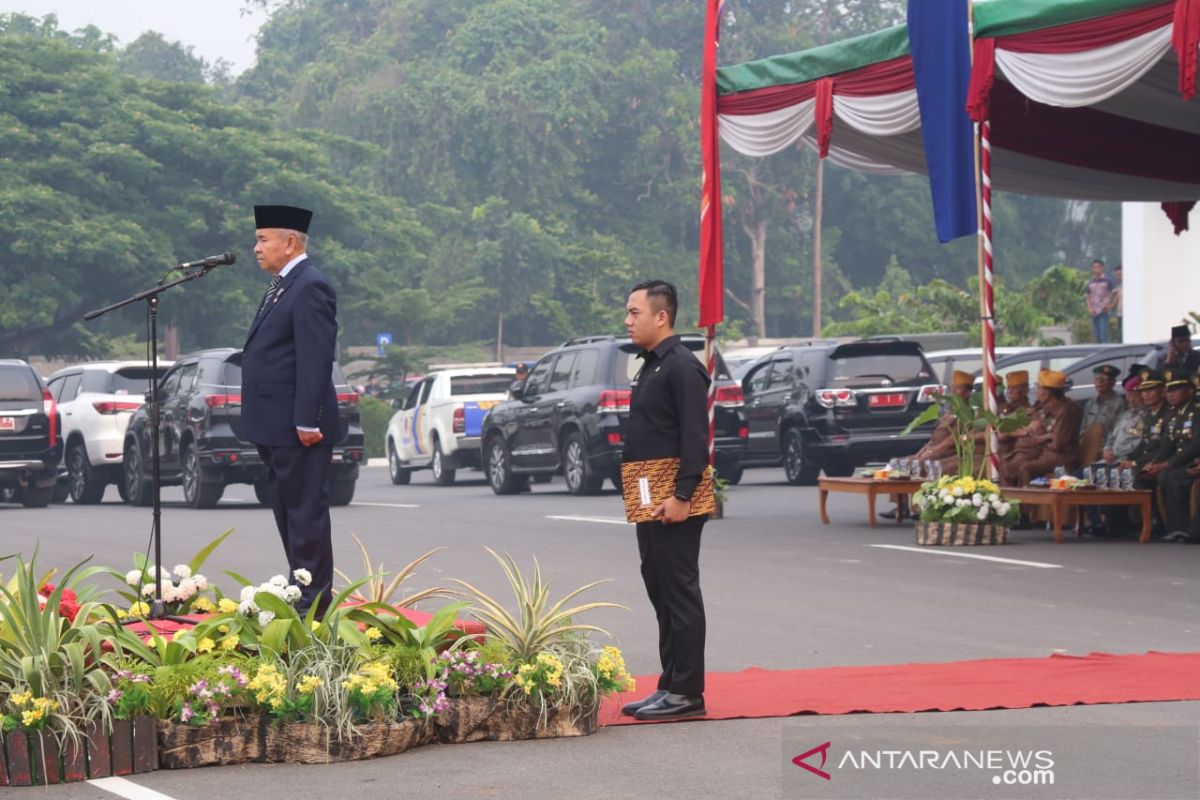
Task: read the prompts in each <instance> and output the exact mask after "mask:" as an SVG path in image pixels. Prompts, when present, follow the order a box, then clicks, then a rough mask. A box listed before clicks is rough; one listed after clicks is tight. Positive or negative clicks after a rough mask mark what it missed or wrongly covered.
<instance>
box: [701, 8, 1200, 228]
mask: <svg viewBox="0 0 1200 800" xmlns="http://www.w3.org/2000/svg"><path fill="white" fill-rule="evenodd" d="M1198 46H1200V0H1168V1H1164V2H1159V3H1152V4H1150V5H1146V6H1141V7H1136V8H1133V9H1131V10H1126V11H1120V12H1117V13H1110V14H1107V15H1104V16H1100V17H1096V18H1092V19H1085V20H1082V21H1077V22H1070V23H1067V24H1061V25H1057V26H1054V27H1048V28H1042V29H1040V30H1032V31H1022V32H1017V33H1011V34H1005V35H999V36H994V37H991V36H986V35H982V36H980V37H979V38H977V39H976V42H975V65H974V69H973V71H972V79H971V93H970V100H969V110H970V111H971V113H972V116H973V117H974V118H975V119H976V120H978V121H982V120H985V119H986V120H990V121H991V122H992V123H993V125H992V148H993V186H994V188H996V189H1001V190H1006V191H1014V192H1020V193H1023V194H1040V195H1052V196H1059V197H1071V198H1077V199H1092V200H1144V201H1160V202H1161V201H1184V202H1186V201H1189V200H1194V199H1196V198H1200V158H1191V157H1187V158H1183V157H1180V156H1179V154H1185V153H1196V152H1200V109H1198V108H1197V106H1196V104H1195V103H1194V102H1187V101H1188V100H1191V99H1192V98H1193V97H1194V96H1195V93H1196V68H1197V48H1198ZM717 108H718V114H719V120H720V134H721V138H723V139H724V140H725V141H726V142H727V143H728V144H730V145H731V146H732V147H734V148H735V149H736V150H738V151H739V152H742V153H746V154H748V155H755V156H765V155H770V154H772V153H777V152H780V151H782V150H784V149H785V148H787V147H789V146H791V145H793V144H795V143H797V142H802V143H803V144H805V145H807V146H809V147H811V148H813V149H814V150H817V151H819V152H820V153H821V154H822V155H828V157H829V158H830V159H832V160H833V161H834V162H835V163H838V164H841V165H844V166H847V167H851V168H854V169H858V170H861V171H865V172H874V173H882V174H897V173H923V172H924V171H925V157H924V151H923V147H922V143H921V135H920V119H919V114H918V110H917V102H916V93H915V90H914V88H913V77H912V65H911V59H910V58H909V57H908V56H901V57H897V58H891V59H889V60H886V61H880V62H878V63H874V64H869V65H866V66H862V67H859V68H856V69H851V70H848V71H844V72H841V73H839V74H834V75H829V76H826V77H821V78H818V79H816V80H812V81H808V82H806V83H795V84H785V85H779V86H769V87H766V88H760V89H753V90H749V91H739V92H734V93H729V94H725V95H722V96H721V97H720V98H719V100H718V104H717ZM1176 208H1178V206H1177V207H1176Z"/></svg>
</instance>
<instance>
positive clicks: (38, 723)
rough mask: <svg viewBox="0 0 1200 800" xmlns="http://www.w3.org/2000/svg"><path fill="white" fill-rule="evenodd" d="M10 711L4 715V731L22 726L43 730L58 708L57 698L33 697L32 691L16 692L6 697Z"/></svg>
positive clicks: (32, 729)
mask: <svg viewBox="0 0 1200 800" xmlns="http://www.w3.org/2000/svg"><path fill="white" fill-rule="evenodd" d="M8 704H9V707H10V708H11V712H10V713H8V714H5V715H4V718H3V722H2V723H0V725H2V726H3V728H4V730H5V731H12V730H16V729H17V728H24V729H25V730H29V731H40V730H45V728H46V725H47V724H48V723H49V722H50V719H51V717H52V716H53V714H54V712H56V711H58V710H59V704H58V701H57V700H51V699H50V698H48V697H35V696H34V695H33V693H32V692H17V693H15V694H12V695H10V696H9V698H8Z"/></svg>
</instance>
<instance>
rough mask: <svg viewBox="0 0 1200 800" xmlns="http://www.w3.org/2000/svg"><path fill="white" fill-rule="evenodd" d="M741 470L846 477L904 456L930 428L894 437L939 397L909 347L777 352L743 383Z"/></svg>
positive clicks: (875, 343)
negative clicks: (745, 431) (775, 468)
mask: <svg viewBox="0 0 1200 800" xmlns="http://www.w3.org/2000/svg"><path fill="white" fill-rule="evenodd" d="M742 389H743V390H744V392H745V397H746V420H747V423H748V425H749V426H750V437H749V441H748V443H747V447H746V455H745V458H744V459H743V461H744V463H745V464H747V465H767V466H772V465H778V464H781V463H782V464H783V468H784V472H785V474H786V475H787V479H788V482H789V483H792V484H797V485H800V484H811V483H813V482H815V481H816V479H817V476H818V475H819V473H820V472H821V470H822V469H824V470H825V474H827V475H849V474H851V473H852V472H853V471H854V468H855V467H856V466H859V465H861V464H865V463H867V462H869V461H887V460H888V459H890V458H894V457H900V456H906V455H911V454H912V453H913V452H915V451H916V450H918V449H920V447H921V445H922V444H924V442H925V441H926V440H927V439H928V438H929V434H930V431H931V430H932V429H931V428H924V429H922V430H921V431H919V432H915V433H912V434H909V435H907V436H905V435H902V434H901V431H903V430H904V428H905V427H906V426H907V425H908V423H909V422H910V421H911V420H913V419H914V418H916V417H917V416H918V415H919V414H920V413H921V412H923V411H924V410H925V408H926V407H927V406H928V405H929V404H930V403H932V402H934V401H935V395H936V394H937V393H938V392H940V391H942V386H941V384H939V383H938V382H937V378H936V377H935V375H934V371H933V368H932V367H930V366H929V362H928V361H927V360H926V359H925V354H924V352H922V350H921V346H920V345H919V344H917V343H916V342H904V341H898V340H892V341H880V340H872V341H863V342H851V343H848V344H838V343H837V342H817V343H813V344H808V345H798V346H795V347H781V348H780V349H779V350H777V351H776V352H774V353H771V354H769V355H766V356H763V357H762V358H760V359H759V360H758V362H757V363H756V364H755V365H754V366H753V367H751V368H750V369H749V370H748V371H747V372H746V374H745V376H744V377H743V378H742Z"/></svg>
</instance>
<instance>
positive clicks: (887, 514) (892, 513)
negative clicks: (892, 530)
mask: <svg viewBox="0 0 1200 800" xmlns="http://www.w3.org/2000/svg"><path fill="white" fill-rule="evenodd" d="M879 516H881V517H883V518H884V519H895V518H896V509H894V508H889V509H888V510H887V511H880V512H879Z"/></svg>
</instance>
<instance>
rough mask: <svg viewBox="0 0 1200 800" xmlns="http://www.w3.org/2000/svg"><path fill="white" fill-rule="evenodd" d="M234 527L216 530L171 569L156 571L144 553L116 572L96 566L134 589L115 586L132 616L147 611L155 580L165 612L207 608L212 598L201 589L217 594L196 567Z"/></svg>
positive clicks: (199, 565) (214, 588)
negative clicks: (213, 534)
mask: <svg viewBox="0 0 1200 800" xmlns="http://www.w3.org/2000/svg"><path fill="white" fill-rule="evenodd" d="M233 531H234V529H233V528H229V529H228V530H226V531H225V532H224V533H221V534H218V535H217V536H216V537H214V538H213V539H212V540H211V541H209V542H208V544H206V545H204V547H202V548H200V550H199V551H198V552H196V554H195V555H193V556H192V557H191V559H189V560H188V562H187V563H186V564H178V565H176V567H175V568H174V569H173V570H168V569H167V568H166V567H163V570H162V573H161V574H157V575H156V571H157V570H156V567H155V565H154V564H152V563H150V561H149V559H147V558H146V555H145V554H144V553H134V554H133V569H132V570H129V571H128V572H120V571H118V570H116V569H112V568H103V569H100V570H98V571H99V572H102V573H104V574H107V575H111V576H112V577H113V578H115V579H116V580H117V581H118V582H120V584H121V585H122V586H125V587H131V588H132V589H133V590H134V591H132V592H130V591H121V590H118V591H117V594H118V595H119V596H120V597H122V598H124V600H125V601H126V602H127V604H128V608H129V609H130V613H131V614H132V615H133V616H145V615H146V613H147V612H148V611H149V606H148V604H149V602H150V601H151V600H152V599H153V598H154V596H155V593H154V586H155V584H156V583H157V584H159V587H160V593H161V594H162V597H163V600H164V602H165V603H166V609H167V613H169V614H187V613H189V612H192V611H211V610H213V608H214V605H213V601H212V600H210V599H209V598H208V597H207V596H206V595H205V592H208V591H210V590H211V591H212V592H213V594H215V595H216V597H217V599H218V600H219V599H220V597H221V595H220V592H219V590H217V589H216V587H215V586H210V585H209V583H208V579H207V578H205V577H204V576H203V575H201V574H200V568H201V567H203V566H204V563H205V562H206V561H207V560H208V558H209V556H211V555H212V554H213V551H214V550H216V549H217V548H218V547H219V546H220V545H221V543H222V542H224V541H225V540H226V539H228V538H229V536H230V535H231V534H232V533H233Z"/></svg>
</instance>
